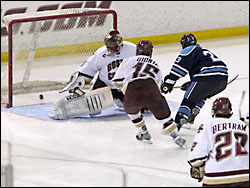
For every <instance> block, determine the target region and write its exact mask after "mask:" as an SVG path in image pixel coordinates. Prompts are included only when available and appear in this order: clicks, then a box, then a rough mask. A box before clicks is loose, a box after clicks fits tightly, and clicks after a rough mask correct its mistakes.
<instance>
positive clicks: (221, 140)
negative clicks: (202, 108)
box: [188, 97, 249, 187]
mask: <svg viewBox="0 0 250 188" xmlns="http://www.w3.org/2000/svg"><path fill="white" fill-rule="evenodd" d="M232 114H233V112H232V105H231V103H230V100H229V99H228V98H226V97H220V98H217V99H216V100H215V101H214V103H213V106H212V117H214V118H213V119H209V120H206V121H204V122H201V124H200V126H199V128H198V131H197V134H196V136H195V139H194V142H193V146H192V148H191V152H190V154H189V157H188V163H189V164H190V165H191V171H190V173H191V177H192V178H195V179H198V180H199V181H201V180H202V181H203V186H204V187H249V127H248V125H246V124H245V123H244V122H243V121H241V120H238V119H232V118H231V116H232Z"/></svg>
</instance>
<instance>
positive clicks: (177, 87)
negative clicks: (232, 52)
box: [174, 74, 239, 89]
mask: <svg viewBox="0 0 250 188" xmlns="http://www.w3.org/2000/svg"><path fill="white" fill-rule="evenodd" d="M238 76H239V75H238V74H237V75H236V76H234V77H233V78H232V79H231V80H229V81H228V82H227V84H231V83H232V82H233V81H234V80H236V79H237V78H238ZM181 87H182V85H181V86H174V89H179V88H181Z"/></svg>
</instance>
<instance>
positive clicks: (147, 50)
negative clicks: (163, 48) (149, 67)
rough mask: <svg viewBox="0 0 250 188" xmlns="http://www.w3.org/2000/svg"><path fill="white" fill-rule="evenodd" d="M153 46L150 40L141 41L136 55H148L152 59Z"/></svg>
mask: <svg viewBox="0 0 250 188" xmlns="http://www.w3.org/2000/svg"><path fill="white" fill-rule="evenodd" d="M152 52H153V45H152V43H151V41H149V40H141V41H140V42H139V43H138V44H137V46H136V55H146V56H149V57H151V56H152Z"/></svg>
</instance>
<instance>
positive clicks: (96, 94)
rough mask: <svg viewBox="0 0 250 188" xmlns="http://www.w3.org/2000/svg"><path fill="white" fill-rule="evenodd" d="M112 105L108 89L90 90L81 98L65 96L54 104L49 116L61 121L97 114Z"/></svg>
mask: <svg viewBox="0 0 250 188" xmlns="http://www.w3.org/2000/svg"><path fill="white" fill-rule="evenodd" d="M113 105H114V101H113V97H112V93H111V91H110V89H109V87H105V88H100V89H96V90H92V91H90V92H88V93H86V94H85V95H83V96H77V97H76V96H74V95H69V96H66V97H64V98H62V99H60V100H58V101H56V102H55V103H54V109H53V111H52V112H51V113H50V114H49V116H50V117H52V118H53V119H58V120H63V119H69V118H75V117H80V116H85V115H89V114H93V113H96V112H99V111H101V110H103V109H106V108H109V107H111V106H113Z"/></svg>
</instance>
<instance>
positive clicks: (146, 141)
mask: <svg viewBox="0 0 250 188" xmlns="http://www.w3.org/2000/svg"><path fill="white" fill-rule="evenodd" d="M138 141H139V142H142V143H146V144H153V142H152V141H151V140H138Z"/></svg>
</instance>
